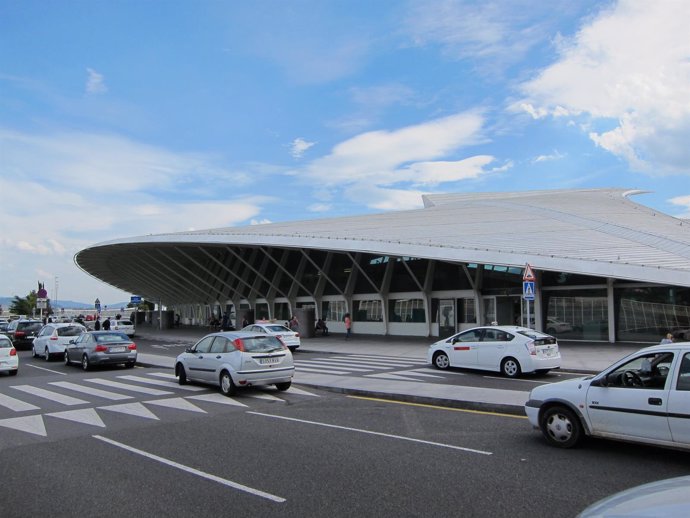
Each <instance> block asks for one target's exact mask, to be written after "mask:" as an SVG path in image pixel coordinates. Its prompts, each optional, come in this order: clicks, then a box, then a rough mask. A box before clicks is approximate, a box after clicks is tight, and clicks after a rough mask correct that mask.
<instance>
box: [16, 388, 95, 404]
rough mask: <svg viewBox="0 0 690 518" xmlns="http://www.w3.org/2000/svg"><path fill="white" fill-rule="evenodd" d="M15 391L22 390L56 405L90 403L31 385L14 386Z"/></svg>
mask: <svg viewBox="0 0 690 518" xmlns="http://www.w3.org/2000/svg"><path fill="white" fill-rule="evenodd" d="M12 388H13V389H15V390H21V391H22V392H26V393H27V394H32V395H34V396H38V397H42V398H44V399H49V400H50V401H55V402H56V403H61V404H63V405H67V406H72V405H85V404H87V403H88V401H84V400H83V399H78V398H76V397H72V396H65V395H63V394H58V393H57V392H51V391H50V390H45V389H42V388H38V387H32V386H31V385H13V386H12Z"/></svg>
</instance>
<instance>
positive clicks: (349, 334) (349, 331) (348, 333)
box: [343, 313, 352, 340]
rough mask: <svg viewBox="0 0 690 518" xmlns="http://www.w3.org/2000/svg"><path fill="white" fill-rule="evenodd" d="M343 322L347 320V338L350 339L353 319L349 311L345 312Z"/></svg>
mask: <svg viewBox="0 0 690 518" xmlns="http://www.w3.org/2000/svg"><path fill="white" fill-rule="evenodd" d="M343 322H345V340H347V339H349V338H350V336H351V333H352V319H351V318H350V314H349V313H345V316H344V317H343Z"/></svg>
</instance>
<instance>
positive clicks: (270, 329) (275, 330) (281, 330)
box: [266, 326, 291, 333]
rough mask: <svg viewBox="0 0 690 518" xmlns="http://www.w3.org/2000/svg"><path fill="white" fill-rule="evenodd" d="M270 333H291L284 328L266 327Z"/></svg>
mask: <svg viewBox="0 0 690 518" xmlns="http://www.w3.org/2000/svg"><path fill="white" fill-rule="evenodd" d="M266 329H268V330H269V331H270V332H271V333H290V332H291V331H290V330H289V329H288V328H287V327H285V326H266Z"/></svg>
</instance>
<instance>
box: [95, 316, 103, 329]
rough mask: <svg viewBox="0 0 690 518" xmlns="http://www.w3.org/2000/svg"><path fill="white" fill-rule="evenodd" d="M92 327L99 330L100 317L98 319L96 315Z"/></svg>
mask: <svg viewBox="0 0 690 518" xmlns="http://www.w3.org/2000/svg"><path fill="white" fill-rule="evenodd" d="M93 328H94V330H96V331H100V330H101V319H100V318H99V317H96V321H95V322H94V324H93Z"/></svg>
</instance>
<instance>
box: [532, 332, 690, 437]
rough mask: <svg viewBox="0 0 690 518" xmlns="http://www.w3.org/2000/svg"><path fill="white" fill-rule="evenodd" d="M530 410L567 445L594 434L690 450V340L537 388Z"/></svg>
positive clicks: (543, 429) (542, 427)
mask: <svg viewBox="0 0 690 518" xmlns="http://www.w3.org/2000/svg"><path fill="white" fill-rule="evenodd" d="M525 412H526V413H527V417H528V418H529V421H530V423H531V424H532V425H533V426H534V427H535V428H539V429H540V430H541V432H542V433H543V435H544V437H546V440H547V441H548V443H550V444H552V445H554V446H558V447H561V448H572V447H573V446H576V445H577V444H579V443H580V441H581V440H582V439H583V437H584V436H593V437H603V438H608V439H618V440H622V441H630V442H638V443H645V444H653V445H658V446H665V447H671V448H681V449H686V450H687V449H690V427H688V417H690V342H683V343H670V344H663V345H655V346H652V347H647V348H644V349H641V350H640V351H637V352H635V353H633V354H630V355H628V356H626V357H625V358H623V359H622V360H620V361H618V362H616V363H614V364H613V365H612V366H610V367H608V368H607V369H605V370H603V371H602V372H601V373H599V374H597V375H595V376H587V377H582V378H575V379H571V380H567V381H561V382H559V383H552V384H549V385H543V386H540V387H536V388H534V389H533V390H532V392H531V393H530V397H529V400H528V401H527V403H526V404H525Z"/></svg>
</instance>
